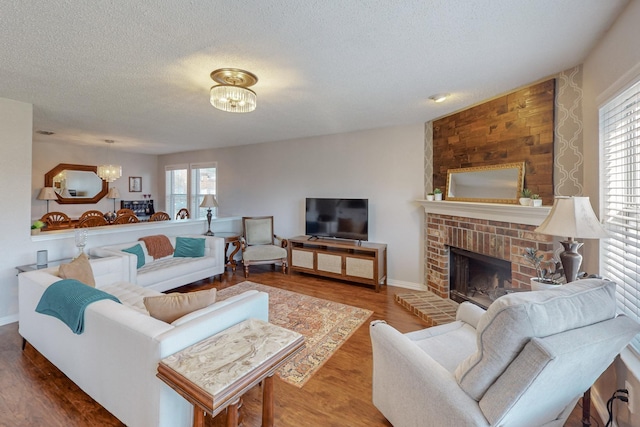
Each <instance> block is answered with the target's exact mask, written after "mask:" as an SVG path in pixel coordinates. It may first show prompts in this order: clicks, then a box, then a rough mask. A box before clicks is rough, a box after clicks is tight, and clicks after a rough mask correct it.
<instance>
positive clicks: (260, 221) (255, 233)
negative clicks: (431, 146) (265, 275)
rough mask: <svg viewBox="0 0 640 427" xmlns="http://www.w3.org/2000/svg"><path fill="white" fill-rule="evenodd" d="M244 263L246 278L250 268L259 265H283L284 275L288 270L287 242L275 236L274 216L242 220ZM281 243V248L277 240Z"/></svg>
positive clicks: (244, 218)
mask: <svg viewBox="0 0 640 427" xmlns="http://www.w3.org/2000/svg"><path fill="white" fill-rule="evenodd" d="M242 230H243V232H242V238H241V239H240V244H241V247H242V263H243V264H244V277H249V266H250V265H257V264H282V273H285V271H286V268H287V257H288V253H287V249H286V247H287V244H288V242H287V240H286V239H283V238H281V237H278V236H276V235H275V234H273V216H256V217H243V218H242ZM276 239H277V240H279V241H280V246H277V245H276V244H275V240H276Z"/></svg>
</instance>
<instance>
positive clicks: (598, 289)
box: [455, 279, 616, 400]
mask: <svg viewBox="0 0 640 427" xmlns="http://www.w3.org/2000/svg"><path fill="white" fill-rule="evenodd" d="M615 286H616V285H615V283H614V282H607V281H604V280H599V279H586V280H580V281H576V282H573V283H570V284H568V285H563V286H559V287H558V289H552V290H547V291H537V292H518V293H513V294H509V295H505V296H503V297H500V298H498V299H497V300H496V301H494V302H493V303H492V304H491V305H490V306H489V309H488V310H487V312H486V313H485V314H484V315H483V316H482V318H481V319H480V321H479V322H478V328H477V351H476V352H475V353H474V354H472V355H470V356H469V357H467V358H466V359H465V360H464V361H463V362H462V363H460V365H458V367H457V368H456V370H455V377H456V380H457V381H458V383H459V384H460V387H461V388H462V389H463V390H464V391H465V392H467V394H469V396H471V397H473V398H474V399H475V400H480V399H481V398H482V396H483V395H484V393H485V392H486V391H487V389H488V388H489V387H490V386H491V384H493V383H494V382H495V381H496V379H497V378H498V377H499V376H500V375H501V374H502V372H503V371H504V370H505V369H506V368H507V366H509V364H510V363H511V361H512V360H513V359H514V358H515V357H516V356H517V355H518V353H520V351H522V349H523V348H524V346H525V345H526V344H527V343H528V342H529V340H530V339H531V338H533V337H546V336H549V335H553V334H556V333H558V332H561V331H565V330H569V329H575V328H579V327H582V326H587V325H591V324H594V323H597V322H601V321H603V320H606V319H611V318H613V317H614V316H615V314H616V304H615ZM531 319H537V321H536V322H532V321H531ZM540 319H546V320H545V321H540ZM507 331H508V333H505V332H507Z"/></svg>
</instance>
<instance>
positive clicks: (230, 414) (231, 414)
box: [227, 399, 240, 427]
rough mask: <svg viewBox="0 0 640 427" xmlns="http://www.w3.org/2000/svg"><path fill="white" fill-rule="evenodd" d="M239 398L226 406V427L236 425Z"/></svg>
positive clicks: (234, 426) (235, 426) (236, 426)
mask: <svg viewBox="0 0 640 427" xmlns="http://www.w3.org/2000/svg"><path fill="white" fill-rule="evenodd" d="M239 403H240V399H238V400H236V401H235V402H233V403H232V404H231V405H229V406H227V427H238V404H239Z"/></svg>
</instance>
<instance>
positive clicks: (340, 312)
mask: <svg viewBox="0 0 640 427" xmlns="http://www.w3.org/2000/svg"><path fill="white" fill-rule="evenodd" d="M250 289H256V290H258V291H262V292H266V293H268V294H269V322H271V323H273V324H274V325H278V326H282V327H283V328H287V329H290V330H292V331H295V332H298V333H300V334H302V335H304V337H305V347H304V348H303V349H302V351H301V352H300V353H298V354H297V355H296V356H295V357H294V358H293V359H291V360H290V361H289V362H287V363H286V364H285V365H283V366H282V367H281V368H280V369H279V370H278V371H277V375H278V376H279V377H280V378H281V379H282V380H283V381H286V382H288V383H289V384H292V385H294V386H296V387H302V386H303V385H304V384H305V383H306V382H307V381H308V380H309V378H311V376H312V375H313V374H314V373H315V372H316V371H317V370H318V369H320V367H321V366H322V365H323V364H324V363H325V362H326V361H327V360H329V358H330V357H331V355H332V354H333V353H334V352H335V351H336V350H337V349H338V348H340V346H341V345H342V344H343V343H344V342H345V341H346V340H347V339H349V337H350V336H351V335H352V334H353V333H354V332H355V331H356V329H358V327H360V325H362V324H363V323H364V322H365V321H366V320H367V319H368V318H369V317H370V316H371V315H372V314H373V312H372V311H371V310H365V309H362V308H358V307H352V306H350V305H345V304H340V303H337V302H333V301H327V300H324V299H320V298H315V297H311V296H308V295H303V294H298V293H296V292H291V291H286V290H284V289H278V288H273V287H271V286H265V285H261V284H260V283H254V282H242V283H238V284H237V285H234V286H231V287H229V288H226V289H222V290H220V291H218V293H217V295H218V298H219V299H220V300H222V299H226V298H229V297H231V296H233V295H238V294H240V293H242V292H245V291H248V290H250Z"/></svg>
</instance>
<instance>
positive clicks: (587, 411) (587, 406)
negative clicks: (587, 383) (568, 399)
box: [582, 388, 591, 427]
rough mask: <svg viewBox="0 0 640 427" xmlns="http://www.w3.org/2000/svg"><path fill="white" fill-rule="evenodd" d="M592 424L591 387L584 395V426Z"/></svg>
mask: <svg viewBox="0 0 640 427" xmlns="http://www.w3.org/2000/svg"><path fill="white" fill-rule="evenodd" d="M590 425H591V388H589V390H587V391H585V392H584V394H583V395H582V426H583V427H589V426H590Z"/></svg>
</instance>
